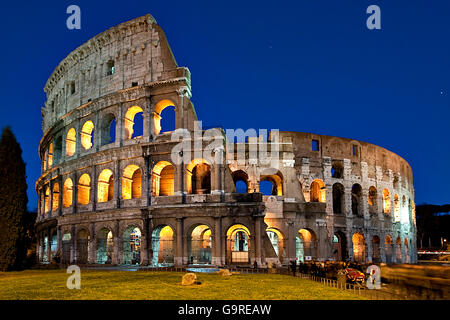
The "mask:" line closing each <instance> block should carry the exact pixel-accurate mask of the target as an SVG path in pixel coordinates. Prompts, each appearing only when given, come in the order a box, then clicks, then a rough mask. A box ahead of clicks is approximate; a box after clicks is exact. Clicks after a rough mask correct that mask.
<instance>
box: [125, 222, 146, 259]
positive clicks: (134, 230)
mask: <svg viewBox="0 0 450 320" xmlns="http://www.w3.org/2000/svg"><path fill="white" fill-rule="evenodd" d="M122 241H123V260H122V263H123V264H139V263H140V262H141V230H140V229H139V228H138V227H136V226H130V227H128V228H127V229H126V230H125V231H124V232H123V235H122Z"/></svg>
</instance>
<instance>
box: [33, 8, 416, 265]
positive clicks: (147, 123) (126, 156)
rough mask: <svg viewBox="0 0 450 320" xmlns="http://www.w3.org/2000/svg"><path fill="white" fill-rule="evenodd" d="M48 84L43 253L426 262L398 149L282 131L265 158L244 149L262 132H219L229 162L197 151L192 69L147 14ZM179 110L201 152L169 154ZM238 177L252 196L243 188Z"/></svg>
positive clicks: (99, 258) (183, 259) (131, 259)
mask: <svg viewBox="0 0 450 320" xmlns="http://www.w3.org/2000/svg"><path fill="white" fill-rule="evenodd" d="M45 92H46V94H47V102H46V105H45V107H44V108H42V116H43V122H42V128H43V131H44V135H43V137H42V139H41V142H40V146H39V153H40V157H41V160H42V175H41V177H40V178H39V180H38V181H37V182H36V191H37V193H38V195H39V212H38V218H37V221H36V229H37V233H38V243H37V245H38V246H37V247H38V248H39V259H40V261H41V262H47V261H50V260H51V259H52V257H53V256H54V255H56V254H59V255H60V257H61V259H62V261H63V262H64V263H79V264H85V263H92V264H102V263H108V264H109V263H111V264H135V263H139V264H141V265H166V264H167V265H169V264H175V265H188V264H211V265H217V266H223V265H231V264H239V265H253V264H255V263H256V264H258V265H259V266H266V265H267V264H268V263H269V262H273V263H276V264H287V263H289V261H291V260H292V259H299V260H302V261H304V260H309V259H312V260H327V259H335V260H347V259H350V260H357V261H374V262H416V260H417V255H416V236H415V234H416V232H415V216H414V214H415V213H414V189H413V184H412V171H411V168H410V167H409V165H408V163H407V162H406V161H405V160H403V159H402V158H401V157H399V156H397V155H395V154H394V153H392V152H390V151H388V150H385V149H383V148H381V147H378V146H375V145H372V144H368V143H365V142H361V141H356V140H351V139H345V138H337V137H329V136H323V135H316V134H310V133H300V132H279V133H278V134H276V136H277V138H278V140H276V141H277V144H276V147H275V144H269V149H270V150H268V151H270V152H269V153H268V155H267V156H266V160H270V161H269V162H267V163H262V162H261V161H259V160H258V159H253V158H252V157H251V156H250V157H249V159H239V158H238V152H239V150H244V151H245V154H246V155H248V154H249V153H250V151H251V148H252V146H254V145H258V147H259V146H260V145H262V144H258V140H257V138H248V139H247V141H246V142H243V143H229V142H228V141H227V139H226V136H225V134H224V132H223V130H218V132H222V134H219V136H216V140H218V141H219V145H221V146H223V148H216V149H214V150H213V154H214V156H216V157H217V156H219V157H221V158H223V159H224V160H225V161H224V162H212V161H208V160H207V159H203V158H201V159H199V158H196V156H195V155H196V152H197V151H199V150H200V151H203V152H204V151H205V150H206V149H207V147H208V144H209V140H208V138H207V136H205V135H204V133H205V132H206V131H205V130H202V131H201V134H200V135H199V136H196V135H195V133H194V129H195V121H196V120H197V115H196V113H195V109H194V106H193V104H192V102H191V100H190V98H191V84H190V72H189V70H188V69H187V68H185V67H178V66H177V63H176V61H175V59H174V57H173V54H172V52H171V49H170V47H169V45H168V42H167V40H166V38H165V36H164V33H163V31H162V29H161V28H160V27H159V26H158V25H157V24H156V21H155V19H154V18H153V17H151V16H150V15H146V16H143V17H140V18H137V19H134V20H131V21H128V22H125V23H122V24H120V25H118V26H116V27H113V28H111V29H109V30H107V31H105V32H103V33H101V34H99V35H97V36H95V37H94V38H92V39H90V40H89V41H88V42H86V43H85V44H83V45H81V46H80V47H78V48H77V49H76V50H74V51H73V52H71V53H70V54H69V55H68V56H67V57H66V58H65V59H64V60H63V61H62V62H61V63H60V64H59V65H58V66H57V67H56V69H55V70H54V71H53V73H52V75H51V77H50V78H49V80H48V81H47V84H46V85H45ZM168 107H173V113H174V122H175V124H174V127H175V129H177V130H180V129H182V128H184V129H187V130H186V131H185V132H188V133H192V136H193V138H192V139H190V140H189V141H190V142H189V143H191V144H192V146H193V148H192V149H191V151H190V152H191V153H192V154H191V157H190V159H194V160H192V161H186V162H184V161H182V162H181V163H174V161H173V159H172V157H171V155H172V153H173V150H174V148H176V146H177V144H178V141H174V140H173V131H171V132H166V131H164V128H162V127H161V118H162V114H163V112H164V111H165V110H166V111H167V110H169V109H170V108H169V109H167V108H168ZM137 115H142V133H141V134H139V135H136V133H137V121H138V120H137V119H138V118H137ZM273 137H275V133H274V132H271V138H273ZM272 141H275V140H272ZM240 148H243V149H240ZM185 156H186V152H185V153H184V156H183V157H185ZM183 159H184V158H183ZM238 181H241V182H243V183H244V184H245V186H246V189H247V190H246V192H244V193H238V192H236V191H237V190H236V183H237V182H238ZM261 181H269V182H270V183H272V185H273V192H272V195H262V194H261V193H260V192H259V191H260V190H259V187H260V183H261Z"/></svg>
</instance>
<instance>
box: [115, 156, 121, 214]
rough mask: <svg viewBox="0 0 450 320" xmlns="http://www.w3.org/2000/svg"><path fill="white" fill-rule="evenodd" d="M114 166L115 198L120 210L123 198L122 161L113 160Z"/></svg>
mask: <svg viewBox="0 0 450 320" xmlns="http://www.w3.org/2000/svg"><path fill="white" fill-rule="evenodd" d="M113 161H114V162H115V166H114V190H113V196H114V199H115V201H116V208H120V205H121V198H122V177H121V175H120V160H118V159H117V158H113Z"/></svg>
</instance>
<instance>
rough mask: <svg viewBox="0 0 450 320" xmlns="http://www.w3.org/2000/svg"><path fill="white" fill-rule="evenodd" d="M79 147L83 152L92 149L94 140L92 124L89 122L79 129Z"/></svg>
mask: <svg viewBox="0 0 450 320" xmlns="http://www.w3.org/2000/svg"><path fill="white" fill-rule="evenodd" d="M80 136H81V139H80V140H81V145H82V146H83V148H84V149H85V150H88V149H90V148H92V145H93V140H94V123H93V122H92V121H91V120H88V121H86V122H85V123H84V124H83V127H82V128H81V134H80Z"/></svg>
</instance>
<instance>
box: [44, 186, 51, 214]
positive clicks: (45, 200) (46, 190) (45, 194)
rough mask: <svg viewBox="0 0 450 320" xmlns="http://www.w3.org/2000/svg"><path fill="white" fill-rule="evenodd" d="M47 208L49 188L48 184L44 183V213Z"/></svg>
mask: <svg viewBox="0 0 450 320" xmlns="http://www.w3.org/2000/svg"><path fill="white" fill-rule="evenodd" d="M49 210H50V188H49V186H48V185H46V186H45V193H44V213H47V212H48V211H49Z"/></svg>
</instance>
